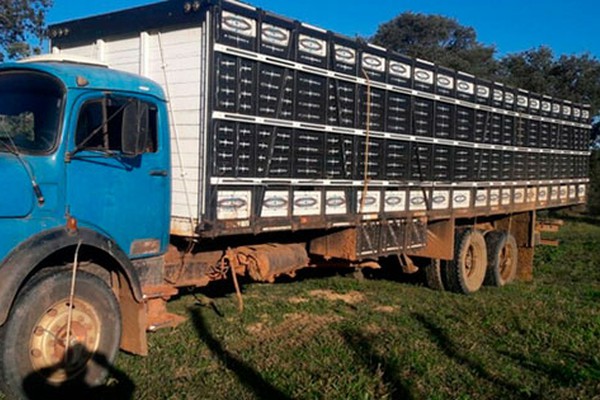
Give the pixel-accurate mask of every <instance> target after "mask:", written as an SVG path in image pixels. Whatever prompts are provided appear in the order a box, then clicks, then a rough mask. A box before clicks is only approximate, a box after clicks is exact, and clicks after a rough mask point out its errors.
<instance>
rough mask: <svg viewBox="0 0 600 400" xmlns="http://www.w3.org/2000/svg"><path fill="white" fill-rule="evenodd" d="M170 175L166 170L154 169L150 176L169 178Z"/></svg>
mask: <svg viewBox="0 0 600 400" xmlns="http://www.w3.org/2000/svg"><path fill="white" fill-rule="evenodd" d="M168 175H169V173H168V172H167V171H165V170H164V169H154V170H152V171H150V176H168Z"/></svg>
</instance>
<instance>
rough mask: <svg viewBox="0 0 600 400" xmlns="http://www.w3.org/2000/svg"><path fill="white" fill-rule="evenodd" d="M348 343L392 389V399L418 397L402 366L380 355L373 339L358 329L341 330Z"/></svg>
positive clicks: (405, 399) (367, 365)
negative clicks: (403, 372)
mask: <svg viewBox="0 0 600 400" xmlns="http://www.w3.org/2000/svg"><path fill="white" fill-rule="evenodd" d="M340 333H341V335H342V337H343V338H344V340H345V342H346V344H347V345H348V347H349V348H351V349H352V350H353V351H354V353H355V354H356V356H357V358H358V360H359V361H360V362H361V363H362V364H363V365H364V366H365V367H367V368H368V369H369V370H370V371H371V373H372V374H373V375H374V376H377V375H381V379H382V381H383V383H384V384H385V385H386V387H387V388H388V389H389V391H390V397H389V398H390V399H394V400H395V399H398V400H411V399H415V398H418V397H419V396H417V395H415V394H414V393H413V391H412V390H411V389H410V387H409V385H408V384H407V383H406V382H403V381H402V379H401V378H400V377H401V376H402V366H401V365H398V363H397V362H396V361H394V360H391V359H389V358H386V357H383V356H381V355H379V354H378V353H377V352H376V351H375V349H374V348H373V345H372V341H371V339H369V338H368V337H366V336H365V335H364V334H362V333H361V332H359V331H358V330H354V329H352V330H343V331H341V332H340Z"/></svg>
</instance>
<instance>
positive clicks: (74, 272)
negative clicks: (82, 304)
mask: <svg viewBox="0 0 600 400" xmlns="http://www.w3.org/2000/svg"><path fill="white" fill-rule="evenodd" d="M81 243H82V241H81V240H80V241H79V242H78V243H77V247H76V248H75V256H74V258H73V269H72V272H71V290H70V292H69V315H68V316H67V338H66V343H65V364H68V363H69V347H71V326H72V324H73V308H75V307H73V300H74V299H75V280H76V279H77V261H78V258H79V248H80V247H81Z"/></svg>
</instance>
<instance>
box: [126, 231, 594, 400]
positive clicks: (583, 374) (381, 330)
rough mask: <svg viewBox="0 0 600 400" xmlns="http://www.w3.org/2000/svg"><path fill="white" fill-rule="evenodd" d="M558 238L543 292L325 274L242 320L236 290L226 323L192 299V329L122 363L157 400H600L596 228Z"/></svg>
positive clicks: (225, 307) (225, 295) (542, 261)
mask: <svg viewBox="0 0 600 400" xmlns="http://www.w3.org/2000/svg"><path fill="white" fill-rule="evenodd" d="M558 237H559V238H560V240H561V242H562V244H561V246H560V247H557V248H548V247H540V248H538V252H537V256H536V266H535V281H534V282H532V283H516V284H513V285H511V286H509V287H506V288H503V289H492V288H484V289H483V290H481V291H480V292H479V293H477V294H476V295H474V296H461V295H455V294H451V293H437V292H433V291H431V290H429V289H427V288H425V287H423V286H422V285H420V284H419V283H415V282H411V283H406V282H405V283H402V282H398V280H393V279H392V280H390V279H377V277H375V278H372V279H366V280H356V279H354V278H353V277H352V275H349V274H347V275H340V276H336V275H333V274H332V273H330V272H327V273H324V274H322V275H325V276H321V277H319V276H315V275H318V274H316V273H315V271H309V272H311V274H306V273H305V274H301V275H300V277H301V278H302V277H304V279H299V280H297V281H286V282H285V283H280V284H276V285H267V284H245V285H244V299H245V306H246V309H245V311H244V313H243V314H239V313H238V312H237V309H236V301H235V296H234V294H233V293H232V291H231V290H230V288H229V286H230V285H229V284H226V285H222V288H224V291H221V292H220V291H219V290H211V291H210V293H209V294H210V295H211V296H218V297H216V298H215V303H214V304H215V306H216V308H217V309H218V310H219V312H220V313H221V315H218V314H217V313H216V312H215V311H214V310H213V309H212V308H211V307H206V306H199V305H197V304H195V303H196V301H195V299H194V297H192V296H182V297H181V298H180V299H178V300H176V301H175V302H173V303H171V305H170V306H171V310H172V311H174V312H177V313H179V314H182V315H187V316H188V317H189V321H188V322H186V323H185V324H183V325H182V326H180V327H179V328H177V329H175V330H172V331H162V332H159V333H157V334H154V335H152V336H151V337H150V347H151V351H150V356H149V357H147V358H138V357H133V356H129V355H124V354H122V355H121V356H120V358H119V360H118V362H117V367H118V368H119V369H121V370H122V371H124V372H125V373H126V374H127V375H128V376H129V377H130V378H131V380H132V381H133V382H134V384H135V385H136V390H135V397H136V398H148V399H197V398H206V399H253V398H257V399H258V398H269V399H270V398H293V399H410V398H414V399H422V398H423V399H499V398H547V399H562V398H564V399H577V398H579V399H591V398H596V399H600V224H598V225H597V226H596V225H593V224H589V223H580V222H570V223H568V224H567V225H566V226H565V227H564V228H563V229H562V230H561V232H560V233H559V235H558ZM328 291H329V292H328ZM335 294H342V295H347V297H346V298H341V299H336V298H335V296H334V295H335ZM115 383H116V382H115Z"/></svg>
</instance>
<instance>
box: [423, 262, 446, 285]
mask: <svg viewBox="0 0 600 400" xmlns="http://www.w3.org/2000/svg"><path fill="white" fill-rule="evenodd" d="M445 264H446V262H445V261H442V260H440V259H437V258H432V259H431V260H429V263H428V264H427V265H426V266H425V267H423V271H424V272H425V283H426V284H427V287H428V288H430V289H433V290H439V291H444V290H445V289H446V286H445V284H444V273H445V271H444V269H445V268H446V265H445Z"/></svg>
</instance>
